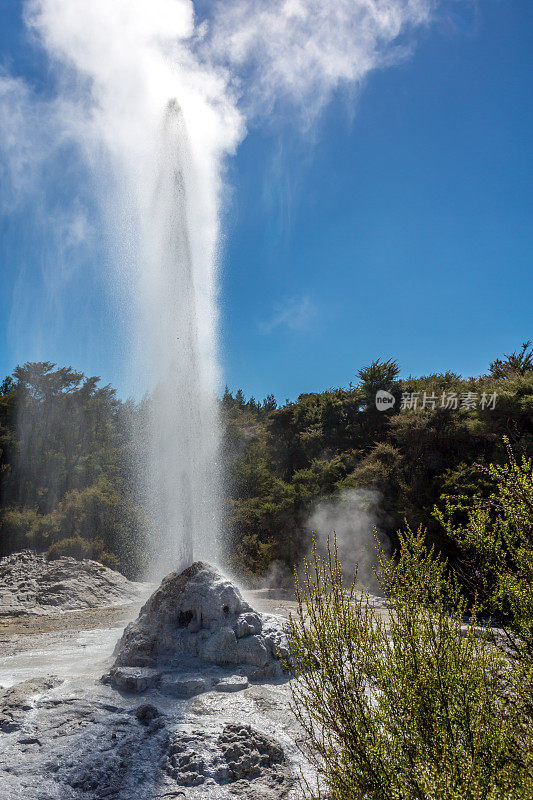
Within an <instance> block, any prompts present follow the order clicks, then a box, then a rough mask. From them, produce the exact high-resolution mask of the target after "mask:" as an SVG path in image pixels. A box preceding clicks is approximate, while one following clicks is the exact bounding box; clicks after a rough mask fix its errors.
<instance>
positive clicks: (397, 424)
mask: <svg viewBox="0 0 533 800" xmlns="http://www.w3.org/2000/svg"><path fill="white" fill-rule="evenodd" d="M505 358H506V359H509V358H510V357H508V356H506V357H505ZM522 361H524V359H522ZM513 363H514V362H513ZM524 363H525V362H524ZM397 370H398V366H397V364H396V362H395V361H393V360H391V359H389V360H381V359H377V360H374V361H373V362H372V363H371V364H370V365H369V366H368V367H365V368H363V369H361V370H359V371H358V373H357V376H358V382H357V384H356V385H355V386H353V385H350V386H349V387H347V388H339V389H330V390H327V391H324V392H321V393H311V394H302V395H300V397H299V398H298V399H297V401H295V402H288V403H286V404H285V405H283V406H281V407H278V408H272V409H270V410H269V411H268V413H266V414H265V411H264V408H263V406H261V411H260V412H258V411H257V408H256V404H255V401H254V402H253V403H252V402H251V401H250V402H249V403H248V402H247V401H246V399H245V398H244V395H243V394H242V392H241V393H240V394H239V398H240V399H239V401H238V402H237V400H236V398H235V397H233V395H232V394H231V392H229V391H227V392H226V395H225V399H224V398H223V401H222V410H223V415H224V420H225V422H226V434H225V447H224V462H225V464H227V467H228V470H227V471H228V474H229V483H228V493H229V498H228V503H227V530H228V534H229V536H228V539H227V548H228V558H230V559H231V560H232V566H233V568H234V569H236V570H240V571H241V572H243V573H248V572H250V571H251V572H253V573H261V572H263V571H264V570H265V564H266V563H267V561H268V560H269V559H270V558H275V559H277V560H281V561H283V562H285V563H286V564H287V565H288V566H289V567H290V568H292V567H294V565H295V564H296V563H297V562H298V560H299V559H300V558H301V557H302V555H303V554H305V553H306V552H307V550H308V547H309V540H310V531H309V527H308V520H309V518H310V516H311V514H312V513H313V510H314V509H315V507H316V505H317V504H318V503H319V502H320V501H321V500H323V499H328V498H331V497H332V496H333V495H335V494H338V493H339V492H342V491H343V490H345V489H349V488H373V489H377V490H378V491H379V492H380V494H381V496H382V498H383V502H382V519H381V520H380V530H381V531H382V533H383V534H385V535H388V536H389V537H390V539H391V540H392V542H393V543H394V542H395V539H396V531H397V530H398V529H399V528H401V527H402V526H403V524H404V521H405V520H407V521H408V522H409V523H410V524H411V525H412V527H414V528H418V527H419V526H420V525H422V526H423V527H424V528H425V529H426V530H427V539H428V542H430V543H434V544H435V545H436V546H437V547H438V549H439V550H440V551H442V552H443V553H445V554H446V555H447V556H449V557H451V558H455V557H456V555H457V549H458V544H457V542H455V541H453V540H452V539H451V538H450V537H449V536H448V535H447V534H446V532H445V531H443V529H442V526H441V525H440V524H439V522H438V520H436V519H435V517H434V516H433V509H434V507H435V504H436V503H438V502H439V499H440V497H441V495H442V494H444V493H446V494H450V495H454V494H461V493H463V492H468V493H473V494H477V495H480V496H482V497H488V494H489V493H490V491H491V481H490V479H489V478H488V477H487V475H485V474H484V473H483V472H480V471H479V470H478V469H476V468H475V467H474V465H475V464H476V463H481V464H489V463H503V462H504V461H505V447H504V446H503V445H502V441H503V436H507V437H508V439H509V441H510V442H511V444H512V446H513V448H514V449H515V451H516V452H517V454H518V455H519V456H521V455H522V454H526V455H532V454H533V372H532V371H529V370H524V371H523V374H522V373H520V371H518V370H514V371H509V373H508V376H507V377H506V379H505V380H501V379H499V378H496V377H494V376H493V375H492V374H488V375H484V376H481V377H479V378H466V379H464V378H461V376H460V375H457V374H455V373H452V372H443V373H435V374H432V375H427V376H424V377H421V378H413V377H410V378H405V379H400V378H399V377H398V373H397ZM378 388H380V389H381V388H383V389H386V390H388V391H392V394H393V395H394V396H395V398H396V403H395V405H394V408H393V409H391V410H389V411H387V412H380V411H378V410H377V409H376V407H375V402H374V395H375V391H377V389H378ZM444 392H447V393H449V392H455V393H456V396H457V406H458V407H457V408H446V407H443V406H442V402H441V398H442V394H443V393H444ZM403 393H408V394H410V393H414V394H418V404H417V407H416V408H404V409H402V408H401V402H400V401H401V397H402V394H403ZM468 393H477V397H478V402H477V404H475V405H472V406H468V405H464V406H462V405H461V399H462V397H463V396H467V395H468ZM494 393H497V399H496V404H495V407H494V408H488V407H484V408H482V407H481V402H479V401H480V399H481V397H482V396H483V394H485V396H486V397H490V396H492V395H493V394H494ZM424 394H425V395H426V397H434V398H435V402H434V403H433V404H431V403H428V404H427V405H426V407H425V408H423V407H422V405H423V398H424ZM321 533H322V534H328V533H331V531H321ZM370 533H371V532H370ZM243 542H245V543H246V544H245V546H244V545H243Z"/></svg>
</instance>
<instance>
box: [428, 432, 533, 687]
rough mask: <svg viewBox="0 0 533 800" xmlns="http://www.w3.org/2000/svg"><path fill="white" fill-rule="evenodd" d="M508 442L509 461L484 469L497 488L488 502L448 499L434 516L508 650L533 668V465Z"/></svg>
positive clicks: (462, 573) (464, 575)
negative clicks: (454, 546) (517, 455)
mask: <svg viewBox="0 0 533 800" xmlns="http://www.w3.org/2000/svg"><path fill="white" fill-rule="evenodd" d="M506 443H507V448H508V463H507V464H505V465H503V466H500V465H496V464H491V465H489V467H488V468H486V469H485V470H483V472H484V473H485V475H486V476H487V477H488V478H489V479H490V481H491V484H492V486H493V490H492V491H491V492H490V494H489V496H488V498H487V499H486V501H485V502H479V500H476V499H475V498H474V499H472V497H469V496H465V495H462V496H459V497H455V498H453V497H448V498H447V499H446V504H445V508H444V509H437V510H436V511H435V517H436V518H437V519H438V520H439V521H440V522H441V524H442V525H443V527H444V529H445V530H446V532H447V533H448V535H449V536H450V538H451V539H453V540H455V541H456V542H457V544H458V545H459V547H460V549H461V566H462V569H461V577H462V581H463V583H464V584H466V585H467V586H469V587H470V588H471V590H472V592H475V593H476V594H477V595H478V597H479V599H480V601H481V602H482V604H483V608H484V610H485V611H486V612H487V613H489V614H490V615H491V616H492V617H493V618H495V619H497V621H498V623H499V624H500V625H502V626H503V627H504V629H505V631H506V635H507V645H508V648H509V653H510V654H511V655H512V656H513V657H514V658H516V659H517V660H519V661H522V662H525V663H528V664H529V665H530V667H531V668H532V669H533V467H532V461H531V459H527V458H526V457H525V456H523V457H522V459H521V461H520V462H518V461H517V460H516V458H515V456H514V454H513V452H512V450H511V448H510V446H509V441H508V440H507V441H506ZM532 675H533V673H532Z"/></svg>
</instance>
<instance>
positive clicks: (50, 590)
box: [0, 550, 146, 616]
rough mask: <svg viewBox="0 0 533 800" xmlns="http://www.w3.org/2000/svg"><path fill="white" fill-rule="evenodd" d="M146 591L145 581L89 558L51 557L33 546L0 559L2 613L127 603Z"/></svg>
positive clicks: (46, 612)
mask: <svg viewBox="0 0 533 800" xmlns="http://www.w3.org/2000/svg"><path fill="white" fill-rule="evenodd" d="M145 591H146V586H145V585H143V584H139V583H133V582H132V581H129V580H127V578H125V577H124V575H121V574H120V573H119V572H115V571H114V570H112V569H108V568H107V567H104V566H103V565H102V564H99V563H98V562H97V561H90V560H89V559H84V560H83V561H77V560H76V559H75V558H69V557H67V556H63V557H61V558H57V559H54V560H51V561H50V560H48V559H47V557H46V556H45V555H42V554H38V553H34V552H32V551H31V550H23V551H22V552H21V553H13V554H12V555H10V556H7V557H6V558H2V559H0V616H17V615H21V614H39V615H46V614H54V613H57V612H58V611H74V610H82V609H89V608H106V607H112V606H120V605H126V604H128V603H131V602H132V601H134V600H138V599H139V597H140V596H142V594H143V593H144V592H145ZM145 596H146V595H145Z"/></svg>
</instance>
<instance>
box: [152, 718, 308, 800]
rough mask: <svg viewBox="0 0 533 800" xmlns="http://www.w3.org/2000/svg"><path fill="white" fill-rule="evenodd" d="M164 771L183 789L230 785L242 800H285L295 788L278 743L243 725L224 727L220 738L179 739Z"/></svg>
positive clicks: (197, 735) (195, 734) (171, 748)
mask: <svg viewBox="0 0 533 800" xmlns="http://www.w3.org/2000/svg"><path fill="white" fill-rule="evenodd" d="M162 766H163V772H164V773H166V775H167V776H168V777H169V778H171V779H172V781H173V782H174V783H175V784H176V785H177V786H178V787H180V786H187V787H190V786H191V787H192V786H202V787H205V789H208V787H211V788H213V789H215V787H217V785H218V786H228V787H229V788H230V791H231V794H232V795H234V796H238V797H240V798H243V800H244V799H246V800H257V798H262V800H280V798H283V797H286V796H287V794H288V793H289V791H290V789H291V787H292V785H293V783H294V779H293V776H292V773H291V769H290V766H289V764H288V761H287V759H286V757H285V753H284V752H283V748H282V747H281V745H280V744H279V742H277V741H276V740H275V739H271V738H270V737H269V736H265V735H264V734H262V733H260V732H259V731H256V730H254V728H252V727H251V726H250V725H244V724H234V723H230V724H228V725H225V726H224V728H223V730H222V732H221V733H220V735H219V736H218V738H216V739H215V737H214V736H211V737H209V736H206V735H205V733H204V732H203V731H193V732H191V733H178V734H176V735H175V736H174V737H173V738H172V739H171V740H170V742H169V746H168V750H167V753H166V756H165V757H164V759H163V763H162ZM176 794H177V792H176ZM217 796H219V795H218V793H217Z"/></svg>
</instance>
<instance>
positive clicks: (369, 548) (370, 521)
mask: <svg viewBox="0 0 533 800" xmlns="http://www.w3.org/2000/svg"><path fill="white" fill-rule="evenodd" d="M380 500H381V498H380V494H379V492H378V491H376V490H375V489H346V490H344V491H343V492H341V493H340V494H339V495H338V496H337V497H334V498H333V499H331V500H325V501H323V502H321V503H319V504H318V505H317V507H316V508H315V510H314V511H313V514H312V515H311V517H310V518H309V520H308V523H307V527H308V528H309V530H310V531H314V532H315V536H316V540H317V548H318V550H319V551H321V552H324V550H325V548H326V546H327V540H328V537H329V540H330V544H331V546H333V539H334V537H335V538H336V541H337V548H338V553H339V561H340V564H341V567H342V571H343V575H344V577H345V578H346V579H347V580H348V581H350V580H351V579H352V578H353V575H354V573H355V570H356V569H357V579H358V581H359V582H360V583H361V584H362V585H363V586H365V588H367V589H368V590H370V591H371V592H378V591H379V585H378V582H377V580H376V576H375V573H374V568H375V567H376V566H377V558H376V541H375V538H374V537H375V532H377V535H378V537H379V517H380ZM379 538H381V537H379ZM381 545H382V547H383V548H384V549H385V550H386V549H387V547H388V545H387V541H386V539H385V537H383V540H382V541H381Z"/></svg>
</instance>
